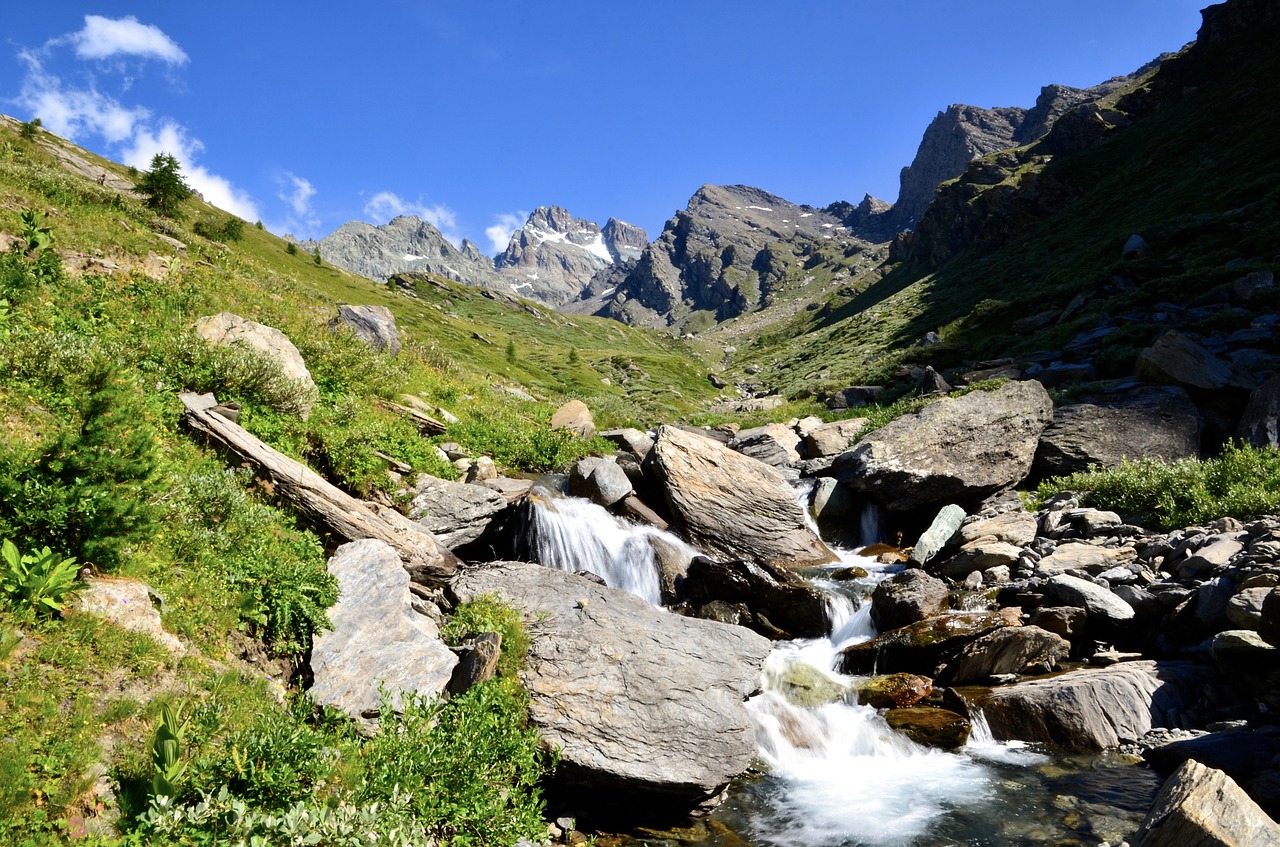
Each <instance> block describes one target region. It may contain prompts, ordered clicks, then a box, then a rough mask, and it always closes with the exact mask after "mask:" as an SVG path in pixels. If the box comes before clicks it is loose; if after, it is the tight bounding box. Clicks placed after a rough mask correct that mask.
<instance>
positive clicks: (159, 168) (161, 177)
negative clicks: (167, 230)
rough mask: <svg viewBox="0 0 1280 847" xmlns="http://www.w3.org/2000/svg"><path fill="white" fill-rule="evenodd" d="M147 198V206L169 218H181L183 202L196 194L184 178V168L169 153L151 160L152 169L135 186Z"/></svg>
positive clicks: (156, 155) (159, 154)
mask: <svg viewBox="0 0 1280 847" xmlns="http://www.w3.org/2000/svg"><path fill="white" fill-rule="evenodd" d="M134 188H136V189H137V190H138V191H139V193H141V194H142V195H143V196H144V197H145V198H146V204H147V206H149V207H150V208H152V209H155V210H156V211H157V212H159V213H160V214H162V215H164V216H165V217H167V218H177V217H180V216H181V211H182V209H181V205H182V201H184V200H186V199H188V198H190V197H191V196H192V195H193V194H194V193H195V192H193V191H192V190H191V186H189V185H187V182H186V180H184V179H183V178H182V166H181V165H179V164H178V160H177V159H176V158H175V157H174V156H173V155H172V154H169V153H157V154H155V156H153V157H152V158H151V169H150V170H148V171H147V172H146V173H144V174H143V175H142V178H141V179H139V180H138V182H137V184H136V185H135V186H134Z"/></svg>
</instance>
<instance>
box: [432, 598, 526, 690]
mask: <svg viewBox="0 0 1280 847" xmlns="http://www.w3.org/2000/svg"><path fill="white" fill-rule="evenodd" d="M485 632H497V633H500V634H501V635H502V655H501V656H499V658H498V675H499V676H502V677H505V678H508V679H515V677H516V672H517V671H519V670H520V668H521V666H523V665H524V660H525V655H526V654H527V653H528V651H529V632H528V630H527V629H525V625H524V621H523V620H522V619H521V617H520V612H519V611H518V610H516V609H514V608H512V606H511V605H510V604H509V603H504V602H502V601H501V600H499V599H498V598H497V597H495V596H493V595H491V594H486V595H483V596H481V597H477V598H476V599H475V600H471V601H469V602H466V603H462V604H459V606H458V607H457V608H456V609H454V610H453V614H452V615H450V616H449V619H448V620H447V621H445V624H444V626H443V627H442V628H441V630H440V635H441V637H442V638H444V640H445V641H447V642H448V643H450V644H460V643H462V642H463V641H465V640H467V639H469V638H474V637H475V636H477V635H480V634H482V633H485Z"/></svg>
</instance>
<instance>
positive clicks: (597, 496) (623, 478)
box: [569, 456, 633, 508]
mask: <svg viewBox="0 0 1280 847" xmlns="http://www.w3.org/2000/svg"><path fill="white" fill-rule="evenodd" d="M569 493H570V494H572V495H573V496H575V497H585V498H587V499H588V500H590V501H591V502H593V503H597V504H599V505H601V506H604V507H605V508H608V507H609V506H612V505H614V504H615V503H619V502H621V501H623V500H625V499H626V498H628V497H630V496H631V494H632V493H633V491H632V488H631V479H630V478H629V477H628V476H627V472H626V471H624V470H623V469H622V467H621V466H619V465H618V463H617V462H614V461H611V460H609V459H602V458H600V457H599V456H587V457H585V458H582V459H579V460H578V461H576V462H574V463H573V467H572V468H570V470H569Z"/></svg>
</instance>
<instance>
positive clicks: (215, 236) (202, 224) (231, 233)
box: [191, 215, 244, 242]
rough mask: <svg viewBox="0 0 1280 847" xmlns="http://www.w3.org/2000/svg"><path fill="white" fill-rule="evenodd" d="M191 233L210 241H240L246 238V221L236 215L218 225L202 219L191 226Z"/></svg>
mask: <svg viewBox="0 0 1280 847" xmlns="http://www.w3.org/2000/svg"><path fill="white" fill-rule="evenodd" d="M191 231H192V232H194V233H195V234H196V235H199V236H200V237H202V238H207V239H209V240H210V241H222V242H228V241H239V240H240V239H241V238H243V237H244V221H242V220H241V219H240V218H237V217H236V216H235V215H230V216H228V217H227V218H226V219H224V220H222V221H219V222H218V223H211V222H209V221H206V220H204V219H201V220H198V221H196V222H195V223H194V224H192V225H191Z"/></svg>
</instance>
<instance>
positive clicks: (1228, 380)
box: [1133, 329, 1254, 398]
mask: <svg viewBox="0 0 1280 847" xmlns="http://www.w3.org/2000/svg"><path fill="white" fill-rule="evenodd" d="M1133 369H1134V374H1135V375H1136V376H1137V377H1138V378H1139V379H1142V380H1145V381H1147V382H1153V383H1156V384H1159V385H1180V386H1182V387H1183V388H1187V389H1189V390H1191V391H1193V392H1194V391H1199V392H1227V393H1232V394H1237V395H1239V396H1240V397H1241V398H1243V397H1244V396H1245V395H1247V394H1248V393H1250V392H1252V391H1253V389H1254V384H1253V380H1251V379H1250V378H1249V377H1248V376H1246V375H1245V374H1243V373H1241V372H1239V371H1237V370H1236V369H1235V368H1234V367H1232V366H1231V365H1230V364H1229V363H1227V362H1225V361H1223V360H1222V359H1219V358H1218V357H1217V356H1215V355H1213V354H1212V353H1210V352H1209V351H1208V350H1206V349H1205V348H1203V347H1201V346H1200V345H1199V344H1197V343H1196V342H1194V341H1192V340H1191V339H1190V338H1188V337H1187V336H1186V335H1183V334H1182V333H1181V332H1178V331H1177V330H1173V329H1171V330H1169V331H1168V332H1166V333H1165V334H1164V335H1162V336H1160V337H1159V338H1157V339H1156V340H1155V342H1154V343H1153V344H1152V345H1151V346H1150V347H1148V348H1147V349H1145V350H1143V351H1142V352H1141V353H1140V354H1138V360H1137V362H1135V363H1134V366H1133Z"/></svg>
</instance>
